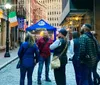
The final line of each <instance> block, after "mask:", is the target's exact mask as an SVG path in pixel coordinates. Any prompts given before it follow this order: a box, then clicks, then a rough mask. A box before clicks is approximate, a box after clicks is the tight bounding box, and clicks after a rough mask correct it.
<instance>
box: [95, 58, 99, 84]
mask: <svg viewBox="0 0 100 85" xmlns="http://www.w3.org/2000/svg"><path fill="white" fill-rule="evenodd" d="M98 62H99V60H97V62H96V64H95V66H94V68H93V78H94V83H95V84H96V83H97V80H98V81H100V80H99V79H100V76H99V74H98V73H97V65H98Z"/></svg>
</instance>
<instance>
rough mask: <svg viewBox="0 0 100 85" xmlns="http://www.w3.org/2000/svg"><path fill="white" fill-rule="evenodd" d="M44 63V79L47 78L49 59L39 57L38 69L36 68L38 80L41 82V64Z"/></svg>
mask: <svg viewBox="0 0 100 85" xmlns="http://www.w3.org/2000/svg"><path fill="white" fill-rule="evenodd" d="M44 63H45V78H46V79H48V78H49V66H50V57H48V58H43V57H40V59H39V67H38V80H41V74H42V69H43V64H44Z"/></svg>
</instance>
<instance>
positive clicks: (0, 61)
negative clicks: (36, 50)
mask: <svg viewBox="0 0 100 85" xmlns="http://www.w3.org/2000/svg"><path fill="white" fill-rule="evenodd" d="M17 52H18V48H15V49H13V50H10V57H7V58H5V57H4V54H5V51H4V52H1V53H0V70H1V69H2V68H4V67H5V66H7V65H8V64H10V63H11V62H12V61H14V60H16V59H17V58H18V56H17Z"/></svg>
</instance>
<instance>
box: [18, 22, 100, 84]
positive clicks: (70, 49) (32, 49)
mask: <svg viewBox="0 0 100 85" xmlns="http://www.w3.org/2000/svg"><path fill="white" fill-rule="evenodd" d="M91 29H92V27H91V25H89V24H84V25H83V26H82V28H81V31H82V33H81V35H80V37H79V33H78V32H77V31H73V33H72V34H73V39H72V40H70V41H68V39H67V38H66V35H67V33H68V32H67V30H66V29H63V28H62V29H61V30H60V31H59V34H58V35H57V39H56V40H55V41H54V42H53V40H51V39H50V37H49V34H48V31H44V33H43V37H41V38H40V39H38V40H37V41H35V38H34V36H33V35H32V34H31V33H28V34H27V35H26V38H25V42H23V43H22V44H21V46H20V48H19V50H18V56H19V59H20V62H21V66H20V85H25V84H24V83H25V82H24V81H25V76H26V73H27V79H28V81H27V85H32V74H33V70H34V67H35V65H36V64H37V63H38V72H37V73H38V74H37V83H38V85H41V84H42V82H41V75H42V69H43V65H44V63H45V80H46V81H47V82H51V80H50V78H49V68H50V67H49V66H50V62H51V61H50V60H51V57H50V55H51V50H53V55H56V56H59V55H60V54H61V53H62V51H63V50H64V52H63V54H62V55H61V56H60V58H59V59H60V62H61V66H60V67H59V68H56V69H54V77H55V82H56V84H57V85H66V64H67V62H68V58H69V57H70V58H72V62H73V66H74V70H75V78H76V84H77V85H99V84H100V77H99V75H98V74H97V72H96V69H97V63H98V61H99V48H98V42H97V40H96V38H95V37H94V36H93V34H91V32H90V31H91ZM66 45H67V48H65V47H66ZM92 72H93V76H94V82H95V84H93V80H92V76H91V73H92ZM33 77H34V75H33ZM96 83H97V84H96Z"/></svg>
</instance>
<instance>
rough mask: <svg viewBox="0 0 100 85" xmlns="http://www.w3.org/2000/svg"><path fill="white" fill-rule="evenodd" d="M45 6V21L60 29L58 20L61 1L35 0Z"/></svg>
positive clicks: (60, 11)
mask: <svg viewBox="0 0 100 85" xmlns="http://www.w3.org/2000/svg"><path fill="white" fill-rule="evenodd" d="M37 1H38V2H40V3H45V4H46V5H47V11H46V12H47V21H48V23H49V24H51V25H52V26H55V27H57V28H60V26H59V23H58V20H59V18H60V16H61V13H62V0H37Z"/></svg>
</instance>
